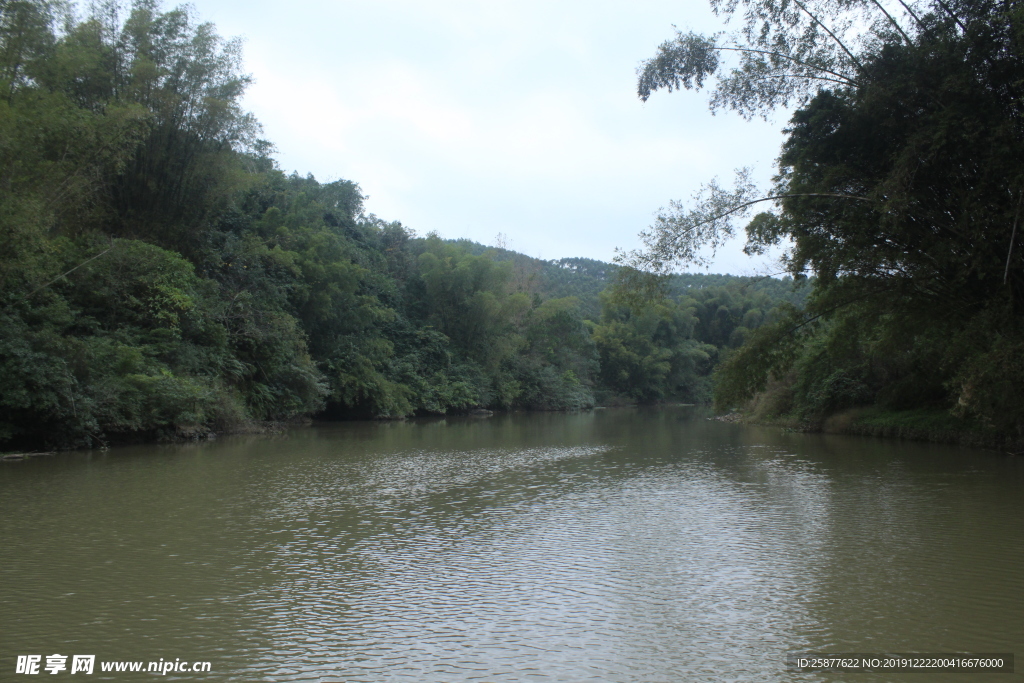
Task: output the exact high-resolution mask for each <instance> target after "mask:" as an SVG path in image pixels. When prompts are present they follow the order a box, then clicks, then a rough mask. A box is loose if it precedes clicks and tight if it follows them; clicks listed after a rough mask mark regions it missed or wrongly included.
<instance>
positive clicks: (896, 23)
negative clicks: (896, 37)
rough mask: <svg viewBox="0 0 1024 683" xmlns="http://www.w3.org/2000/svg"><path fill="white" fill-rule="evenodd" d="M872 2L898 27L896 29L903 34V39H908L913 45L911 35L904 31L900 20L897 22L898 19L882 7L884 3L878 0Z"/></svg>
mask: <svg viewBox="0 0 1024 683" xmlns="http://www.w3.org/2000/svg"><path fill="white" fill-rule="evenodd" d="M871 2H873V3H874V4H875V7H877V8H878V9H879V10H881V12H882V14H884V15H885V18H886V19H888V20H889V23H890V24H892V25H893V26H895V27H896V30H897V31H899V33H900V35H901V36H903V40H905V41H907V45H913V44H914V41H912V40H911V39H910V36H908V35H907V34H906V32H904V30H903V27H901V26H900V25H899V22H897V21H896V19H894V18H893V16H892V15H891V14H889V13H888V12H887V11H885V8H884V7H882V3H880V2H878V0H871ZM901 4H902V3H901ZM903 6H904V7H906V5H903Z"/></svg>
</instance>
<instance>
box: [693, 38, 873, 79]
mask: <svg viewBox="0 0 1024 683" xmlns="http://www.w3.org/2000/svg"><path fill="white" fill-rule="evenodd" d="M712 49H714V50H729V51H732V52H756V53H758V54H762V55H771V56H773V57H781V58H782V59H787V60H789V61H791V62H793V63H794V64H799V65H800V66H805V67H807V68H808V69H814V70H815V71H821V72H823V73H827V74H831V75H833V76H835V77H836V78H841V79H843V81H845V82H846V83H847V84H849V85H858V82H857V81H855V80H854V79H852V78H850V77H849V76H846V75H844V74H841V73H838V72H836V71H832V70H831V69H826V68H825V67H823V66H817V65H815V64H809V63H807V62H802V61H800V60H799V59H797V58H795V57H791V56H790V55H787V54H785V53H783V52H773V51H772V50H756V49H754V48H751V47H715V48H712ZM804 78H810V76H805V77H804Z"/></svg>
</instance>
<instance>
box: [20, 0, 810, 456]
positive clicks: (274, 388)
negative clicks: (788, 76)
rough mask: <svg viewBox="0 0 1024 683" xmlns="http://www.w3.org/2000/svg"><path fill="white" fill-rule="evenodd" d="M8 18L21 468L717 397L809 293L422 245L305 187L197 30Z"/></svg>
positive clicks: (225, 54) (224, 61) (344, 186)
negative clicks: (766, 331) (734, 364)
mask: <svg viewBox="0 0 1024 683" xmlns="http://www.w3.org/2000/svg"><path fill="white" fill-rule="evenodd" d="M62 8H63V5H60V4H56V3H51V2H47V1H46V0H16V1H12V0H0V448H2V449H11V448H33V447H40V446H75V445H97V444H103V443H105V442H107V441H109V440H110V439H115V438H125V437H129V436H130V437H133V438H138V437H141V438H159V437H165V438H172V437H181V436H188V435H195V434H205V433H206V432H208V431H209V430H211V429H223V428H231V427H236V426H238V425H243V424H246V423H249V422H252V421H268V420H269V421H277V420H288V419H291V418H295V417H299V416H321V417H326V418H342V417H401V416H407V415H413V414H444V413H449V412H458V411H466V410H470V409H474V408H480V407H490V408H528V409H573V408H584V407H588V406H592V405H594V402H595V393H596V394H597V395H598V397H599V398H601V399H602V400H608V401H651V400H660V399H688V400H695V401H700V400H708V398H709V396H710V383H709V376H710V374H711V372H712V370H713V368H714V367H715V365H716V364H717V363H718V361H719V360H720V358H721V356H722V355H723V354H724V353H728V352H729V350H730V349H734V348H735V347H738V346H740V345H741V344H742V343H743V341H744V340H745V339H746V338H747V337H748V336H749V335H750V334H751V332H752V331H753V330H755V329H757V328H758V327H759V326H760V325H761V324H762V323H764V322H770V321H771V320H773V319H776V318H778V316H779V315H780V313H779V309H778V308H777V305H778V304H779V303H780V301H781V300H782V299H785V298H787V297H789V298H792V297H794V296H796V297H797V298H799V296H800V295H799V294H793V292H792V291H791V286H790V285H791V284H792V283H789V284H786V283H782V282H780V281H774V280H770V281H748V280H743V279H739V278H728V277H722V276H686V277H682V278H677V279H676V280H675V281H674V282H673V283H672V286H671V287H669V288H667V289H666V290H665V291H664V292H662V293H661V295H659V296H658V297H656V298H654V299H652V300H650V301H647V302H645V303H643V305H626V304H625V303H623V301H622V300H620V299H617V298H616V295H615V294H614V288H612V289H609V291H607V292H606V291H605V290H606V289H608V288H609V285H610V284H611V283H612V282H613V279H614V274H615V267H614V266H612V265H610V264H603V263H599V262H596V261H588V260H586V259H563V260H561V261H555V262H544V261H536V260H533V259H529V258H528V257H525V256H522V255H518V254H514V253H512V252H508V251H505V250H502V249H488V248H485V247H483V246H482V245H477V244H473V243H460V242H446V241H444V240H442V239H440V238H439V237H437V236H427V237H425V238H417V237H415V236H414V234H413V233H412V232H411V231H409V230H407V229H406V228H404V227H403V226H402V225H400V224H399V223H389V222H385V221H381V220H379V219H377V218H374V217H372V216H367V215H365V214H364V212H363V209H362V197H361V195H360V192H359V188H358V186H357V185H356V184H354V183H352V182H349V181H337V182H333V183H320V182H318V181H316V180H315V179H314V178H312V177H301V176H298V175H294V174H293V175H290V176H288V175H285V174H283V173H282V172H281V171H280V170H278V169H277V168H276V167H275V164H274V162H273V160H272V158H271V157H270V156H269V154H270V153H271V151H272V150H271V146H270V144H269V143H267V142H266V141H263V140H261V139H260V128H259V125H258V123H257V122H256V121H255V120H254V119H253V118H252V117H251V116H250V115H248V114H246V113H245V112H244V111H242V110H241V108H240V106H239V99H240V97H241V95H242V93H243V92H244V89H245V87H246V85H247V83H248V78H247V77H246V76H245V75H243V73H242V71H241V61H240V53H239V44H238V43H237V42H233V41H224V40H222V39H221V38H220V37H218V36H217V34H216V32H215V31H214V29H213V27H212V26H210V25H209V24H203V23H198V22H197V21H196V20H195V18H194V17H193V16H192V14H191V12H190V10H188V9H187V8H186V9H183V8H179V9H175V10H172V11H168V12H163V11H161V10H160V9H159V8H158V7H157V6H156V5H155V4H154V3H153V2H147V1H145V0H142V1H139V2H136V3H135V4H134V5H133V6H132V7H131V9H130V11H124V10H122V9H120V8H119V7H118V6H117V5H115V4H110V3H108V4H99V5H93V6H92V10H91V12H90V13H89V14H88V15H87V16H85V17H81V18H79V17H75V16H72V15H70V14H67V13H66V12H65V11H64V10H63V9H62Z"/></svg>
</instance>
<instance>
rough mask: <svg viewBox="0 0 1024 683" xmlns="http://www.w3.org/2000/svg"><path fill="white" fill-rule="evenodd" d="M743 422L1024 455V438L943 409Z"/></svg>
mask: <svg viewBox="0 0 1024 683" xmlns="http://www.w3.org/2000/svg"><path fill="white" fill-rule="evenodd" d="M739 419H740V421H743V422H746V423H749V424H759V425H767V426H777V427H784V428H787V429H798V430H801V431H807V432H821V433H825V434H852V435H859V436H880V437H886V438H896V439H910V440H912V441H929V442H932V443H946V444H958V445H961V446H971V447H976V448H990V449H994V450H999V451H1004V452H1008V453H1013V454H1016V455H1024V438H1022V437H1020V436H1014V435H1011V434H1005V433H1001V432H999V431H997V430H995V429H992V428H988V427H986V426H985V425H981V424H978V423H976V422H973V421H970V420H967V419H964V418H959V417H956V416H953V415H950V413H949V411H946V410H942V409H928V408H919V409H914V410H886V409H883V408H879V407H877V406H872V407H866V408H851V409H849V410H844V411H841V412H838V413H835V414H833V415H830V416H829V417H827V418H825V419H820V420H813V419H811V420H809V419H802V418H800V417H797V416H794V415H777V416H765V415H758V414H757V413H756V412H751V413H743V414H742V417H741V418H739Z"/></svg>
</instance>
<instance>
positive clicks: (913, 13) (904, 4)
mask: <svg viewBox="0 0 1024 683" xmlns="http://www.w3.org/2000/svg"><path fill="white" fill-rule="evenodd" d="M896 1H897V2H898V3H900V4H901V5H903V9H905V10H907V14H909V15H910V16H912V17H913V18H914V21H916V22H917V25H918V26H920V27H921V28H923V29H924V30H925V31H928V32H929V33H930V32H931V29H929V28H928V27H927V26H925V24H924V22H923V21H921V17H919V16H917V14H916V13H915V12H914V10H913V9H911V8H910V5H908V4H907V3H905V2H904V1H903V0H896Z"/></svg>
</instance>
